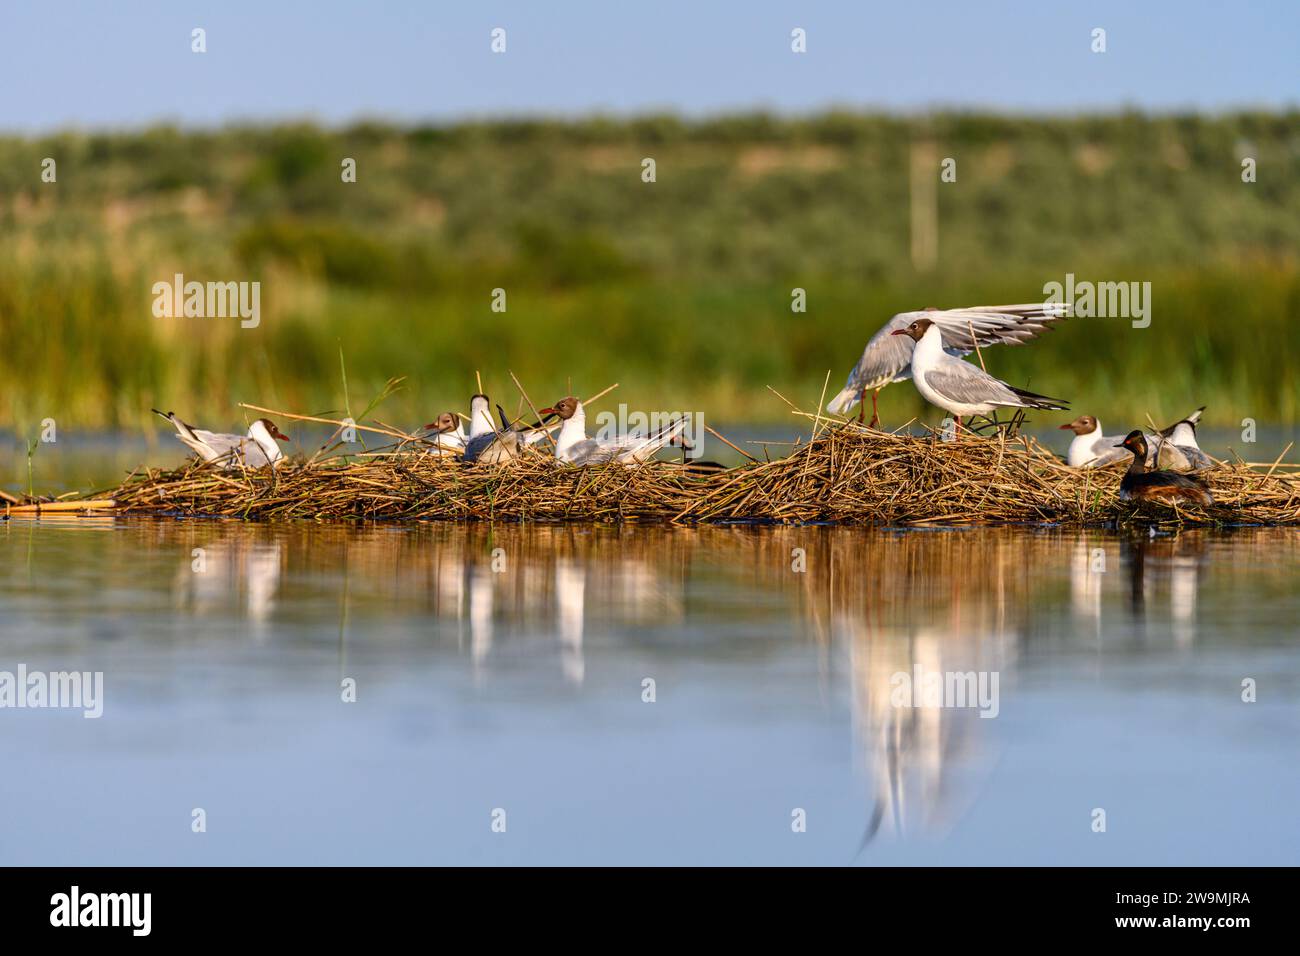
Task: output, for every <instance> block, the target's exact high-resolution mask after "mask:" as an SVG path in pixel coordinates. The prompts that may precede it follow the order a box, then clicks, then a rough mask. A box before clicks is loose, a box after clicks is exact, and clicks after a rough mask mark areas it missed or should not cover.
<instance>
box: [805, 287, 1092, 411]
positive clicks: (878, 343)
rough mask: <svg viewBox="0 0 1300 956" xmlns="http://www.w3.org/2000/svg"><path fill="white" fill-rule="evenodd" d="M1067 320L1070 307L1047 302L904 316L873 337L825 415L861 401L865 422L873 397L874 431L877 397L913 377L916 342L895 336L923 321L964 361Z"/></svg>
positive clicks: (1025, 339) (905, 314)
mask: <svg viewBox="0 0 1300 956" xmlns="http://www.w3.org/2000/svg"><path fill="white" fill-rule="evenodd" d="M1068 315H1069V306H1068V305H1064V304H1053V303H1044V302H1039V303H1037V304H1031V305H986V306H974V307H972V308H968V309H924V310H922V311H919V312H900V313H899V314H898V315H896V316H894V317H893V318H892V319H890V320H889V321H888V322H886V323H885V325H884V327H883V328H882V329H881V330H880V331H879V332H877V333H876V334H875V335H873V336H872V337H871V341H869V342H868V343H867V347H866V348H865V349H863V351H862V358H861V359H859V360H858V364H857V365H856V366H855V367H854V369H853V371H852V372H850V373H849V380H848V382H846V383H845V385H844V388H843V389H842V390H841V391H840V393H839V394H838V395H836V396H835V397H834V398H832V399H831V400H830V401H829V402H827V403H826V410H827V411H829V412H832V413H833V414H836V415H843V414H845V413H846V412H848V411H849V410H850V409H852V408H853V406H854V405H856V404H857V403H858V402H862V403H863V404H862V411H861V412H859V413H858V421H862V420H863V418H864V417H865V415H866V410H867V409H866V395H867V392H871V427H872V428H874V427H875V426H876V425H877V424H879V422H880V416H879V414H878V412H877V410H876V398H877V396H878V395H879V394H880V390H881V389H882V388H884V387H885V386H886V385H888V384H890V383H891V382H905V381H907V380H908V379H909V378H911V377H912V371H911V365H912V349H913V348H914V343H913V341H912V339H911V338H910V337H907V336H901V335H896V334H895V333H897V332H900V331H902V330H904V329H906V328H907V327H908V326H909V325H911V324H912V323H913V322H915V321H916V320H918V319H927V320H928V321H930V322H931V323H932V324H933V325H935V326H936V327H937V328H938V329H939V332H940V334H941V335H942V338H943V348H944V351H945V352H947V353H948V354H949V355H954V356H962V355H968V354H970V353H971V352H973V351H974V350H975V347H976V346H977V345H978V346H979V347H980V348H987V347H988V346H990V345H1021V344H1023V343H1025V342H1028V341H1029V340H1030V339H1032V338H1034V337H1035V336H1037V335H1038V334H1039V333H1041V332H1042V331H1043V330H1044V329H1049V328H1051V327H1052V325H1053V323H1056V322H1060V321H1062V320H1063V319H1065V318H1067V317H1068ZM972 335H973V337H972Z"/></svg>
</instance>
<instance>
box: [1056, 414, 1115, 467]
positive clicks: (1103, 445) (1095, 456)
mask: <svg viewBox="0 0 1300 956" xmlns="http://www.w3.org/2000/svg"><path fill="white" fill-rule="evenodd" d="M1061 430H1062V431H1072V432H1074V439H1073V440H1072V441H1071V442H1070V448H1069V450H1068V451H1067V452H1066V453H1065V461H1066V464H1068V465H1069V466H1070V467H1071V468H1102V467H1105V466H1106V465H1112V464H1115V463H1116V462H1121V461H1127V460H1128V458H1129V453H1128V451H1127V450H1125V449H1123V448H1120V447H1119V443H1120V442H1122V441H1123V440H1124V438H1123V436H1121V435H1103V434H1102V432H1101V422H1099V421H1097V419H1096V417H1095V416H1093V415H1080V416H1079V417H1078V418H1076V419H1075V420H1074V421H1072V422H1070V423H1069V424H1068V425H1062V426H1061Z"/></svg>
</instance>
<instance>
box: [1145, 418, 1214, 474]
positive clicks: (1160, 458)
mask: <svg viewBox="0 0 1300 956" xmlns="http://www.w3.org/2000/svg"><path fill="white" fill-rule="evenodd" d="M1204 411H1205V406H1204V405H1202V406H1201V407H1200V408H1198V409H1197V410H1196V411H1194V412H1192V413H1191V414H1190V415H1188V416H1187V417H1186V418H1182V419H1179V420H1178V421H1176V422H1174V423H1173V424H1172V425H1170V426H1169V427H1168V428H1162V429H1161V430H1160V435H1159V438H1158V441H1157V442H1156V462H1157V464H1159V465H1160V467H1161V468H1169V469H1172V470H1173V471H1202V470H1203V469H1206V468H1210V467H1212V466H1213V465H1214V461H1213V460H1212V459H1211V458H1210V456H1209V455H1207V454H1206V453H1205V452H1203V451H1201V446H1200V445H1199V444H1198V443H1197V441H1196V426H1197V425H1198V424H1200V421H1201V414H1202V413H1203V412H1204Z"/></svg>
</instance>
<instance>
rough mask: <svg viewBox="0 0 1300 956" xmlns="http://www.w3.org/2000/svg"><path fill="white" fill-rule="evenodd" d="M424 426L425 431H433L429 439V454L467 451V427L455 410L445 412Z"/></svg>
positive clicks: (462, 452)
mask: <svg viewBox="0 0 1300 956" xmlns="http://www.w3.org/2000/svg"><path fill="white" fill-rule="evenodd" d="M424 428H425V431H430V432H433V436H432V437H431V438H430V439H429V441H430V443H431V444H430V446H429V451H428V454H430V455H435V456H443V455H463V454H464V453H465V441H466V437H465V428H464V426H462V425H461V423H460V419H459V418H458V417H457V416H456V414H455V412H443V413H442V414H441V415H439V416H438V417H437V418H435V419H434V420H433V421H431V422H430V423H429V424H427V425H425V426H424Z"/></svg>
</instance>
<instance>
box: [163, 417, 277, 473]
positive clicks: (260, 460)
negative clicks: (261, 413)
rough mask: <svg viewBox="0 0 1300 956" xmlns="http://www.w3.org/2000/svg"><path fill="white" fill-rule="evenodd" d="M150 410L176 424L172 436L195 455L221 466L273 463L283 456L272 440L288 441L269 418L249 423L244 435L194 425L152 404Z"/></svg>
mask: <svg viewBox="0 0 1300 956" xmlns="http://www.w3.org/2000/svg"><path fill="white" fill-rule="evenodd" d="M152 411H153V413H154V414H155V415H158V416H160V417H162V418H165V419H166V420H167V421H169V422H171V423H172V425H174V426H175V428H176V437H177V438H179V439H180V440H181V441H182V442H183V443H184V444H185V445H187V446H188V447H189V448H190V449H191V450H193V452H194V453H195V454H196V455H198V456H199V458H201V459H202V460H203V461H206V462H212V463H214V464H216V465H219V466H220V467H222V468H227V469H234V468H263V467H265V466H266V465H272V466H274V465H276V464H278V463H279V462H280V460H281V459H283V458H284V452H283V451H281V450H280V446H279V445H277V444H276V443H275V441H276V439H277V438H278V439H279V440H280V441H289V436H288V435H282V434H281V433H280V430H279V429H278V428H276V427H275V424H274V423H273V422H272V421H271V420H270V419H269V418H259V419H258V420H257V421H255V422H253V424H251V425H249V426H248V434H247V435H230V434H223V433H221V432H210V431H207V430H206V429H203V428H195V427H194V426H193V425H188V424H186V423H185V422H183V421H181V419H180V418H178V417H177V416H176V413H175V412H165V413H164V412H160V411H158V409H156V408H155V409H153V410H152Z"/></svg>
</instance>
